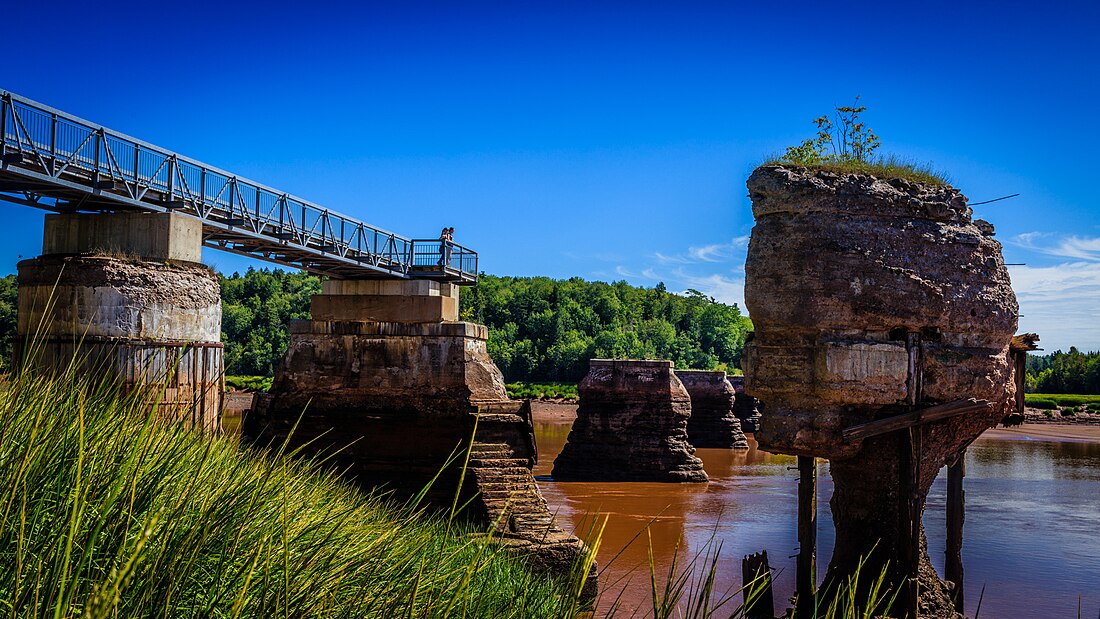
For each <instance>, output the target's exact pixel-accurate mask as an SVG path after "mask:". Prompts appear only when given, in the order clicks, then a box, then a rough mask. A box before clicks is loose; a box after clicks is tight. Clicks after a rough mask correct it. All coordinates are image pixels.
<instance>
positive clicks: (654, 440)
mask: <svg viewBox="0 0 1100 619" xmlns="http://www.w3.org/2000/svg"><path fill="white" fill-rule="evenodd" d="M577 390H578V392H579V395H580V402H579V404H578V406H577V418H576V420H574V421H573V428H572V429H571V430H570V432H569V438H568V439H567V442H566V444H565V447H564V448H562V451H561V453H560V454H559V455H558V458H557V459H556V460H555V461H554V470H553V476H554V479H557V480H566V481H568V480H575V481H662V482H704V481H707V474H706V472H704V471H703V462H702V461H701V460H699V459H698V458H696V457H695V456H694V453H695V448H694V447H692V445H691V443H690V442H688V435H687V421H688V418H689V417H690V416H691V397H690V396H689V395H688V392H687V389H685V388H684V385H683V383H682V382H680V379H679V378H677V377H676V374H675V373H674V372H673V371H672V362H671V361H640V360H606V359H593V360H592V361H590V362H589V369H588V374H587V375H585V377H584V379H582V380H581V382H580V385H578V388H577Z"/></svg>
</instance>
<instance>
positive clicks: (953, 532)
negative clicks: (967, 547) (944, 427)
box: [943, 450, 966, 612]
mask: <svg viewBox="0 0 1100 619" xmlns="http://www.w3.org/2000/svg"><path fill="white" fill-rule="evenodd" d="M965 476H966V451H965V450H963V452H962V454H960V455H959V459H958V460H956V461H955V462H954V463H953V464H952V465H951V466H949V467H947V549H946V550H945V551H944V555H945V560H944V570H943V572H944V578H945V579H946V580H949V581H951V582H953V583H955V594H954V598H955V610H958V611H959V612H963V563H962V544H963V521H964V519H965V493H964V492H963V477H965Z"/></svg>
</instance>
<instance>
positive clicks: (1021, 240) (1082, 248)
mask: <svg viewBox="0 0 1100 619" xmlns="http://www.w3.org/2000/svg"><path fill="white" fill-rule="evenodd" d="M1051 237H1053V235H1052V234H1050V233H1045V232H1025V233H1023V234H1018V235H1016V236H1014V237H1012V238H1011V239H1010V240H1009V242H1010V243H1012V244H1013V245H1016V246H1018V247H1022V248H1024V249H1027V250H1030V251H1033V252H1037V253H1040V254H1046V255H1048V256H1057V257H1059V258H1071V259H1073V260H1086V261H1089V262H1100V237H1082V236H1076V235H1073V236H1067V237H1062V238H1060V239H1057V240H1055V241H1054V242H1053V243H1049V242H1044V241H1045V240H1046V239H1050V238H1051Z"/></svg>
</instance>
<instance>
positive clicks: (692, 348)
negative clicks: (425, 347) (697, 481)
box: [462, 275, 750, 383]
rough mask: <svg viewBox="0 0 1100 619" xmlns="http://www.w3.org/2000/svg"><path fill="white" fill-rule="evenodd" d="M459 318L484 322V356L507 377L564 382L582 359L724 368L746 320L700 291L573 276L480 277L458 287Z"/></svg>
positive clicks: (576, 373) (735, 352)
mask: <svg viewBox="0 0 1100 619" xmlns="http://www.w3.org/2000/svg"><path fill="white" fill-rule="evenodd" d="M462 318H463V319H466V320H473V321H476V322H480V323H483V324H485V325H487V326H488V327H489V354H490V355H491V356H492V357H493V360H494V361H495V362H496V364H497V366H499V367H500V369H501V371H503V372H504V376H505V378H506V379H507V380H508V381H509V382H511V381H537V382H572V383H575V382H576V381H578V380H580V378H581V377H583V376H584V374H585V373H586V372H587V370H588V360H589V359H594V358H610V359H630V358H634V359H671V360H672V361H674V362H675V363H676V367H678V368H696V369H726V370H731V369H733V368H734V367H735V366H737V365H738V364H739V363H740V361H741V350H742V348H743V347H744V343H745V335H746V333H747V332H748V330H749V329H750V323H749V321H748V319H746V318H745V317H743V316H742V315H741V311H740V309H738V307H737V306H736V305H725V304H723V303H718V302H716V301H715V300H714V299H711V298H709V297H707V296H705V295H703V294H702V293H700V292H697V291H694V290H691V291H688V292H687V293H686V294H683V295H680V294H673V293H671V292H668V291H667V290H666V289H665V287H664V285H663V284H658V285H657V286H656V287H655V288H638V287H635V286H631V285H629V284H627V283H626V282H615V283H613V284H607V283H604V282H587V281H584V280H582V279H580V278H576V277H574V278H572V279H568V280H554V279H550V278H548V277H497V276H493V275H482V276H481V279H480V281H479V282H478V285H477V286H475V287H472V288H467V289H464V290H463V291H462Z"/></svg>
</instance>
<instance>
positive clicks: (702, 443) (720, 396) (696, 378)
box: [676, 370, 749, 449]
mask: <svg viewBox="0 0 1100 619" xmlns="http://www.w3.org/2000/svg"><path fill="white" fill-rule="evenodd" d="M676 377H677V378H679V379H680V382H681V383H683V384H684V388H685V389H687V391H688V395H689V396H691V417H689V418H688V423H687V433H688V440H689V441H690V442H691V444H692V446H694V447H704V448H717V449H748V448H749V441H748V439H746V438H745V433H744V432H742V431H741V421H740V420H739V419H737V416H736V415H734V414H733V402H734V395H735V394H736V392H735V391H734V389H733V385H732V384H730V381H729V379H727V378H726V373H725V372H721V371H710V370H676Z"/></svg>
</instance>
